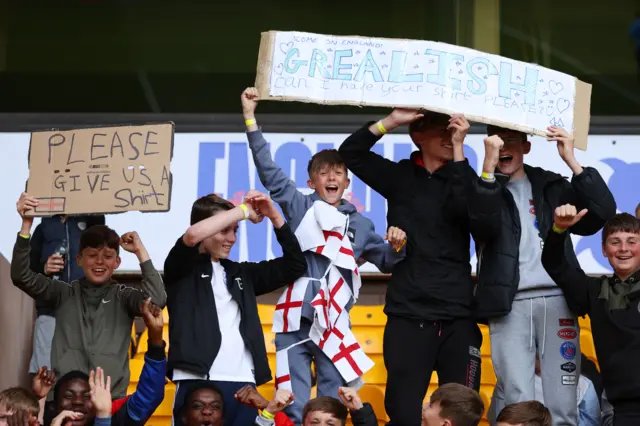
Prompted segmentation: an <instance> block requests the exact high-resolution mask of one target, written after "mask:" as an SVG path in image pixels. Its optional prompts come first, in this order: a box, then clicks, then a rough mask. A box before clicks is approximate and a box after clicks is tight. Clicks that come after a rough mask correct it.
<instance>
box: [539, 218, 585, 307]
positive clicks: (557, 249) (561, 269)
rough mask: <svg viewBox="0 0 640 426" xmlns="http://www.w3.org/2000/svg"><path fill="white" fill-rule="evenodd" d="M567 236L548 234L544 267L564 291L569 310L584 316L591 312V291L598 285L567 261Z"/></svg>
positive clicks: (543, 260) (545, 243)
mask: <svg viewBox="0 0 640 426" xmlns="http://www.w3.org/2000/svg"><path fill="white" fill-rule="evenodd" d="M567 234H568V233H567V232H563V233H558V232H555V231H550V232H549V233H548V234H547V238H546V239H545V241H544V248H543V249H542V266H544V269H545V270H546V271H547V273H548V274H549V276H550V277H551V279H553V281H554V282H555V283H556V284H557V285H558V287H560V288H561V289H562V292H563V293H564V297H565V299H566V301H567V306H568V307H569V309H571V311H572V312H573V313H574V314H576V315H577V316H584V315H587V314H588V313H589V312H590V310H591V303H590V297H589V290H590V287H592V286H595V285H596V283H593V282H592V280H594V279H593V278H589V277H588V276H587V274H585V273H584V271H583V270H582V269H580V267H575V266H571V265H570V264H569V262H568V261H567V253H566V252H565V248H566V246H567V244H566V239H567V238H568V237H567Z"/></svg>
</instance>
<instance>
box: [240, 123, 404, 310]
mask: <svg viewBox="0 0 640 426" xmlns="http://www.w3.org/2000/svg"><path fill="white" fill-rule="evenodd" d="M247 137H248V139H249V147H250V148H251V153H252V154H253V162H254V163H255V165H256V168H257V170H258V176H259V177H260V182H262V185H263V186H264V187H265V188H266V189H267V190H268V191H269V193H270V195H271V198H272V199H273V200H274V201H275V202H276V203H278V204H279V205H280V207H281V208H282V212H283V213H284V216H285V218H286V219H287V222H289V226H290V227H291V229H292V230H293V232H295V231H296V229H297V228H298V226H299V225H300V222H301V221H302V219H303V218H304V215H305V214H306V213H307V211H308V210H309V209H310V208H311V206H312V205H313V203H315V202H316V201H318V200H321V198H320V196H319V195H318V194H317V193H316V192H314V193H312V194H310V195H305V194H303V193H302V192H300V191H298V188H297V185H296V183H295V182H294V181H293V180H291V179H290V178H289V176H287V175H286V174H285V173H284V172H283V171H282V169H281V168H280V167H278V165H277V164H276V163H275V162H274V161H273V158H272V157H271V152H270V151H269V146H268V145H267V141H266V140H265V139H264V137H263V135H262V131H260V130H256V131H254V132H248V133H247ZM338 211H340V212H342V213H344V214H346V215H348V216H349V229H348V231H347V234H348V236H349V240H350V241H351V246H352V248H353V252H354V255H355V258H356V259H359V258H360V257H362V258H363V259H365V260H366V261H368V262H371V263H372V264H374V265H375V266H376V267H377V268H378V269H379V270H380V271H381V272H384V273H390V272H391V270H392V269H393V267H394V265H395V264H396V263H398V262H399V261H401V260H402V259H404V256H405V247H406V246H405V247H403V248H402V249H401V250H400V251H399V252H396V250H395V249H394V248H393V246H391V244H387V243H385V241H384V239H383V238H382V237H381V236H380V235H378V234H376V232H375V227H374V226H373V222H371V220H370V219H368V218H366V217H364V216H363V215H361V214H360V213H359V212H358V210H357V208H356V206H354V205H353V204H351V203H350V202H348V201H346V200H344V199H343V200H342V204H341V205H340V206H339V207H338ZM304 255H305V258H306V260H307V272H306V273H305V275H304V276H305V277H309V278H318V279H319V278H322V277H323V276H324V273H325V271H326V269H327V267H328V266H329V263H330V262H329V259H327V258H326V257H323V256H322V255H319V254H316V253H312V252H309V251H307V252H305V253H304ZM342 276H343V277H344V278H345V280H346V281H347V283H348V284H349V287H350V288H351V289H352V290H353V283H352V282H351V274H350V273H344V272H343V273H342ZM319 290H320V282H319V281H311V282H310V285H309V286H308V287H307V292H306V294H305V297H304V305H303V307H302V316H303V317H304V318H307V319H309V320H313V312H314V311H313V308H312V306H311V305H310V302H311V301H312V300H313V298H314V297H315V296H316V294H317V293H318V291H319ZM353 303H354V301H353V300H352V301H351V302H350V303H349V304H348V305H347V310H349V309H351V307H352V306H353Z"/></svg>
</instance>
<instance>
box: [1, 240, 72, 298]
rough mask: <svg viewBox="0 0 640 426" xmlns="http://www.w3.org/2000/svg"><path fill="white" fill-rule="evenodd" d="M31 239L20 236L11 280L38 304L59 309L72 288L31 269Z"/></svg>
mask: <svg viewBox="0 0 640 426" xmlns="http://www.w3.org/2000/svg"><path fill="white" fill-rule="evenodd" d="M29 240H30V238H23V237H21V236H20V235H18V237H17V240H16V244H15V246H14V247H13V258H12V260H11V280H12V281H13V285H15V286H16V287H18V288H19V289H20V290H22V291H24V292H25V293H27V294H28V295H29V296H31V297H32V298H34V299H35V300H36V301H37V302H39V303H41V304H43V305H46V306H47V307H50V308H51V309H57V308H58V306H60V305H61V304H62V303H63V302H64V301H65V300H66V299H67V298H68V297H70V295H71V292H72V287H71V286H70V285H69V284H67V283H65V282H63V281H58V280H53V279H51V278H49V277H46V276H44V275H42V274H37V273H35V272H33V271H32V270H31V268H30V265H29V263H30V259H29V258H30V255H29V251H30V248H29V246H30V242H29Z"/></svg>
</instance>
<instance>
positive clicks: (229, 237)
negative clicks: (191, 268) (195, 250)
mask: <svg viewBox="0 0 640 426" xmlns="http://www.w3.org/2000/svg"><path fill="white" fill-rule="evenodd" d="M237 233H238V224H237V223H234V224H233V225H231V226H228V227H227V228H225V229H223V230H222V231H220V232H218V233H217V234H214V235H212V236H210V237H209V238H206V239H205V240H203V241H202V244H201V246H202V250H204V251H205V252H206V253H208V254H209V255H211V257H212V258H214V259H216V260H219V259H226V258H228V257H229V254H230V253H231V249H232V248H233V245H234V244H235V243H236V239H237V238H236V234H237Z"/></svg>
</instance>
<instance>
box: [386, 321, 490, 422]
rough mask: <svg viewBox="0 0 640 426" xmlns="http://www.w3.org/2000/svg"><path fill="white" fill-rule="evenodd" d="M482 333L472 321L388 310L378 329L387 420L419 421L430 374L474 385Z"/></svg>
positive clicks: (442, 380)
mask: <svg viewBox="0 0 640 426" xmlns="http://www.w3.org/2000/svg"><path fill="white" fill-rule="evenodd" d="M481 345H482V333H481V332H480V328H479V327H478V324H476V323H475V321H472V320H468V319H460V320H455V321H436V322H434V321H418V320H412V319H408V318H403V317H398V316H392V315H389V317H388V318H387V325H386V326H385V328H384V343H383V352H384V365H385V367H386V368H387V390H386V392H385V397H384V406H385V409H386V410H387V414H388V415H389V418H390V419H391V421H390V422H389V423H387V425H395V426H419V425H420V423H421V417H422V401H423V400H424V397H425V395H426V394H427V389H428V387H429V382H430V380H431V374H432V373H433V371H434V370H435V371H436V372H437V373H438V381H439V384H440V385H443V384H445V383H460V384H462V385H465V386H468V387H470V388H473V389H475V390H476V391H478V390H479V389H480V362H481V359H480V346H481Z"/></svg>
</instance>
